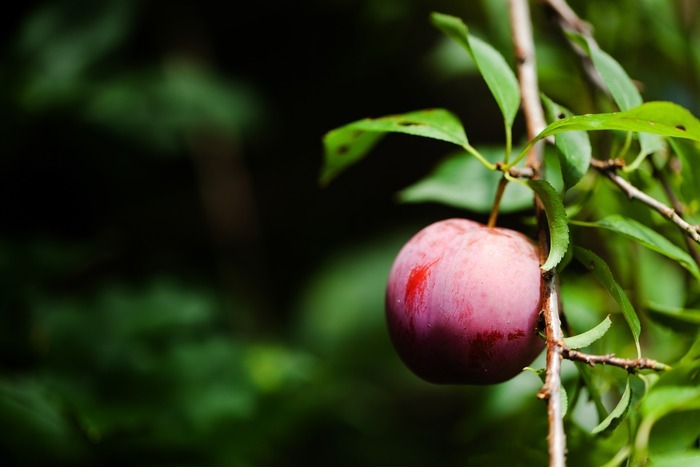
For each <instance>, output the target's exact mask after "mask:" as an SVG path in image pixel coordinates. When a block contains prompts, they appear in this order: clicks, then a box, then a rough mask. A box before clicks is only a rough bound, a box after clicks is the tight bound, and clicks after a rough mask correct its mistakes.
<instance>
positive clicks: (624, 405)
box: [591, 378, 630, 434]
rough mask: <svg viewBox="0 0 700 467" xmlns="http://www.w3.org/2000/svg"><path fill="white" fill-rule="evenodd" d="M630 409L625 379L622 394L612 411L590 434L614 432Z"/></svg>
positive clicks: (628, 388)
mask: <svg viewBox="0 0 700 467" xmlns="http://www.w3.org/2000/svg"><path fill="white" fill-rule="evenodd" d="M629 407H630V381H629V378H627V384H626V385H625V390H624V392H623V393H622V397H621V398H620V400H619V401H618V403H617V405H616V406H615V408H614V409H612V410H611V411H610V413H609V414H608V416H607V417H606V418H605V420H603V421H602V422H600V424H599V425H598V426H596V427H595V428H593V430H591V433H593V434H598V433H603V432H606V433H607V432H610V431H612V430H614V429H615V428H616V427H617V425H619V423H620V422H621V421H622V419H623V418H624V417H625V415H627V411H628V410H629Z"/></svg>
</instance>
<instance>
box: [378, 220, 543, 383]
mask: <svg viewBox="0 0 700 467" xmlns="http://www.w3.org/2000/svg"><path fill="white" fill-rule="evenodd" d="M540 277H541V271H540V267H539V259H538V254H537V247H536V246H535V245H534V243H533V242H532V241H531V240H530V239H528V238H527V237H526V236H525V235H523V234H521V233H519V232H515V231H513V230H509V229H505V228H498V227H494V228H490V227H486V226H484V225H482V224H479V223H477V222H474V221H470V220H466V219H447V220H443V221H440V222H436V223H434V224H432V225H429V226H428V227H426V228H424V229H423V230H421V231H420V232H418V233H417V234H416V235H415V236H413V237H412V238H411V239H410V240H409V241H408V242H407V243H406V244H405V245H404V247H403V248H402V249H401V251H400V252H399V254H398V256H397V257H396V259H395V261H394V264H393V266H392V268H391V271H390V273H389V279H388V284H387V290H386V318H387V323H388V327H389V334H390V336H391V340H392V342H393V344H394V347H395V348H396V350H397V352H398V354H399V356H400V357H401V359H402V360H403V361H404V363H405V364H406V365H407V366H408V367H409V368H410V369H411V370H412V371H413V372H414V373H415V374H416V375H418V376H420V377H421V378H423V379H425V380H427V381H429V382H433V383H446V384H492V383H500V382H503V381H506V380H508V379H510V378H512V377H514V376H516V375H517V374H518V373H519V372H520V371H522V369H523V368H524V367H526V366H528V365H529V364H530V363H532V361H533V360H534V359H535V358H536V357H537V356H538V355H539V354H540V352H541V351H542V349H543V348H544V341H543V339H542V338H541V337H540V336H539V333H538V318H539V312H540V280H541V278H540Z"/></svg>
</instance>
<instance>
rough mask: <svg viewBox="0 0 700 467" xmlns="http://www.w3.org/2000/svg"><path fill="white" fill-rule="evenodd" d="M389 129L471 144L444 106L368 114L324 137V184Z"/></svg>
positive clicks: (370, 147) (351, 163)
mask: <svg viewBox="0 0 700 467" xmlns="http://www.w3.org/2000/svg"><path fill="white" fill-rule="evenodd" d="M387 133H404V134H408V135H414V136H422V137H424V138H432V139H437V140H440V141H446V142H448V143H452V144H456V145H458V146H462V147H464V146H466V145H467V144H468V140H467V135H466V133H465V132H464V128H463V127H462V123H461V122H460V121H459V119H458V118H457V117H456V116H455V115H454V114H452V113H450V112H449V111H447V110H444V109H428V110H419V111H415V112H409V113H405V114H401V115H389V116H386V117H380V118H365V119H362V120H358V121H356V122H352V123H349V124H347V125H344V126H342V127H339V128H336V129H334V130H331V131H329V132H328V133H326V134H325V136H324V137H323V146H324V150H325V159H324V164H323V168H322V171H321V177H320V181H321V184H322V185H326V184H328V183H329V182H330V181H331V180H332V179H333V178H335V177H336V176H338V175H339V174H340V173H341V172H342V171H343V170H345V169H347V168H348V167H350V166H351V165H353V164H355V163H357V162H359V161H360V160H361V159H362V158H363V157H364V156H366V155H367V153H369V151H371V150H372V148H373V147H374V146H375V145H376V144H377V143H378V142H379V140H380V139H381V138H382V137H383V136H385V135H386V134H387Z"/></svg>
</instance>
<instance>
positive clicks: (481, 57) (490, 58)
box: [430, 13, 520, 127]
mask: <svg viewBox="0 0 700 467" xmlns="http://www.w3.org/2000/svg"><path fill="white" fill-rule="evenodd" d="M430 18H431V20H432V22H433V24H434V25H435V26H436V27H437V28H438V29H440V30H441V31H442V32H443V33H445V34H446V35H447V36H449V37H451V38H452V39H453V40H455V41H456V42H457V43H458V44H459V45H461V46H462V47H464V48H465V49H466V50H467V52H469V54H470V55H471V57H472V59H473V60H474V63H476V66H477V68H478V69H479V72H480V73H481V76H483V78H484V81H486V85H487V86H488V87H489V89H490V90H491V93H492V94H493V97H494V98H495V99H496V102H497V103H498V107H500V109H501V113H503V118H504V120H505V122H506V124H507V126H508V127H510V126H512V125H513V120H514V119H515V115H516V114H517V113H518V109H519V107H520V87H519V85H518V80H517V79H516V78H515V74H514V73H513V70H511V68H510V67H509V66H508V63H507V62H506V60H505V59H504V58H503V55H501V53H500V52H498V51H497V50H496V49H494V48H493V47H492V46H490V45H489V44H487V43H486V42H484V41H482V40H480V39H478V38H476V37H474V36H471V35H469V30H468V29H467V26H466V25H465V24H464V22H462V20H461V19H459V18H457V17H454V16H450V15H445V14H442V13H433V14H432V15H431V16H430Z"/></svg>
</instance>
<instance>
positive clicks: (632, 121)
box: [535, 101, 700, 141]
mask: <svg viewBox="0 0 700 467" xmlns="http://www.w3.org/2000/svg"><path fill="white" fill-rule="evenodd" d="M576 130H582V131H597V130H620V131H638V132H645V133H653V134H657V135H662V136H670V137H674V138H685V139H691V140H694V141H700V121H698V119H697V118H695V116H693V114H691V113H690V111H688V110H687V109H686V108H684V107H682V106H680V105H678V104H675V103H673V102H665V101H654V102H647V103H645V104H642V105H640V106H637V107H634V108H632V109H630V110H626V111H624V112H613V113H601V114H585V115H575V116H573V117H568V118H564V119H561V120H557V121H555V122H552V123H550V124H549V125H548V126H547V127H546V128H545V129H544V130H542V132H541V133H540V134H539V135H537V137H536V138H535V141H537V140H540V139H542V138H546V137H548V136H553V135H556V134H559V133H562V132H565V131H576Z"/></svg>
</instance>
